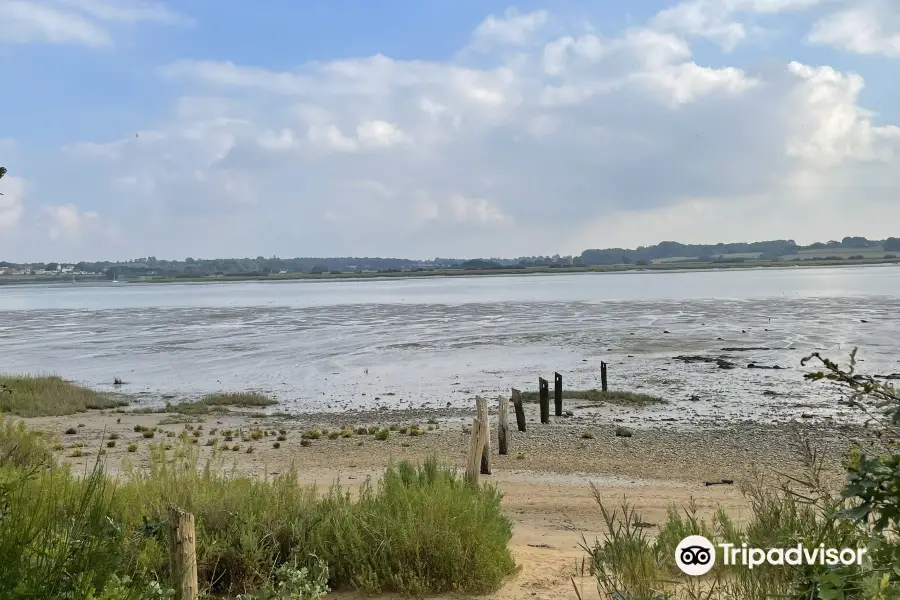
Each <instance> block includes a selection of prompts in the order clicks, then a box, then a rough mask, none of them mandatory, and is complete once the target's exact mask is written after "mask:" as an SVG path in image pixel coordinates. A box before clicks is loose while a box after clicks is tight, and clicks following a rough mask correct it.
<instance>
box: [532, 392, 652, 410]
mask: <svg viewBox="0 0 900 600" xmlns="http://www.w3.org/2000/svg"><path fill="white" fill-rule="evenodd" d="M522 400H523V401H525V402H538V401H539V400H540V395H539V393H538V392H534V391H528V392H522ZM563 400H584V401H587V402H606V403H607V404H621V405H628V406H647V405H650V404H665V403H666V401H665V400H664V399H662V398H660V397H658V396H652V395H650V394H641V393H638V392H628V391H623V390H608V391H606V392H604V391H602V390H566V389H563Z"/></svg>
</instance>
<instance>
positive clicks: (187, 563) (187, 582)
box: [169, 506, 199, 600]
mask: <svg viewBox="0 0 900 600" xmlns="http://www.w3.org/2000/svg"><path fill="white" fill-rule="evenodd" d="M169 561H170V563H169V564H170V567H171V572H172V583H173V585H174V587H175V600H197V596H198V593H199V592H198V585H197V545H196V532H195V530H194V515H192V514H191V513H188V512H185V511H183V510H181V509H180V508H177V507H174V506H173V507H171V508H170V509H169Z"/></svg>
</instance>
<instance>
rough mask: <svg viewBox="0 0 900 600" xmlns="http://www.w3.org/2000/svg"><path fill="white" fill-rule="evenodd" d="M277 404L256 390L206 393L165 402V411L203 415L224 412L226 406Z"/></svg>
mask: <svg viewBox="0 0 900 600" xmlns="http://www.w3.org/2000/svg"><path fill="white" fill-rule="evenodd" d="M275 404H278V402H277V401H275V400H274V399H272V398H270V397H268V396H266V395H265V394H259V393H256V392H227V393H225V392H223V393H218V394H208V395H206V396H203V397H202V398H200V399H199V400H196V401H194V402H179V403H177V404H166V407H165V412H172V413H178V414H182V415H203V414H207V413H210V412H226V411H227V410H228V407H232V406H234V407H238V408H256V407H260V406H274V405H275Z"/></svg>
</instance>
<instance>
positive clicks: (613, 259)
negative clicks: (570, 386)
mask: <svg viewBox="0 0 900 600" xmlns="http://www.w3.org/2000/svg"><path fill="white" fill-rule="evenodd" d="M838 248H841V249H846V248H854V249H867V248H881V249H883V250H884V251H886V252H893V251H897V250H900V238H895V237H891V238H888V239H886V240H868V239H866V238H864V237H850V236H848V237H845V238H844V239H842V240H841V241H837V240H831V241H828V242H816V243H814V244H810V245H809V246H800V245H798V244H797V243H796V242H795V241H794V240H771V241H766V242H747V243H732V244H724V243H719V244H681V243H679V242H660V243H659V244H655V245H653V246H639V247H638V248H635V249H633V250H632V249H625V248H606V249H603V250H585V251H584V252H582V254H581V258H582V260H583V263H584V264H585V265H623V264H625V265H629V264H631V265H642V264H650V263H651V262H653V261H654V260H659V259H674V258H680V257H683V258H685V259H690V260H691V262H740V261H742V260H746V257H734V256H732V257H729V256H728V255H735V254H749V255H756V257H755V258H756V260H777V259H779V258H781V257H782V256H789V255H792V254H797V253H798V252H801V251H803V250H829V249H838ZM823 258H824V257H823Z"/></svg>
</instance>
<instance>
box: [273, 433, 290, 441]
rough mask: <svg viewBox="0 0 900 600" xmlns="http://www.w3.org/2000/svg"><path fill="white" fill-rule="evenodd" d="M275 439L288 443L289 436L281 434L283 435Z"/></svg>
mask: <svg viewBox="0 0 900 600" xmlns="http://www.w3.org/2000/svg"><path fill="white" fill-rule="evenodd" d="M275 439H276V440H278V441H279V442H286V441H287V436H286V435H284V434H281V435H279V436H278V437H277V438H275Z"/></svg>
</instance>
